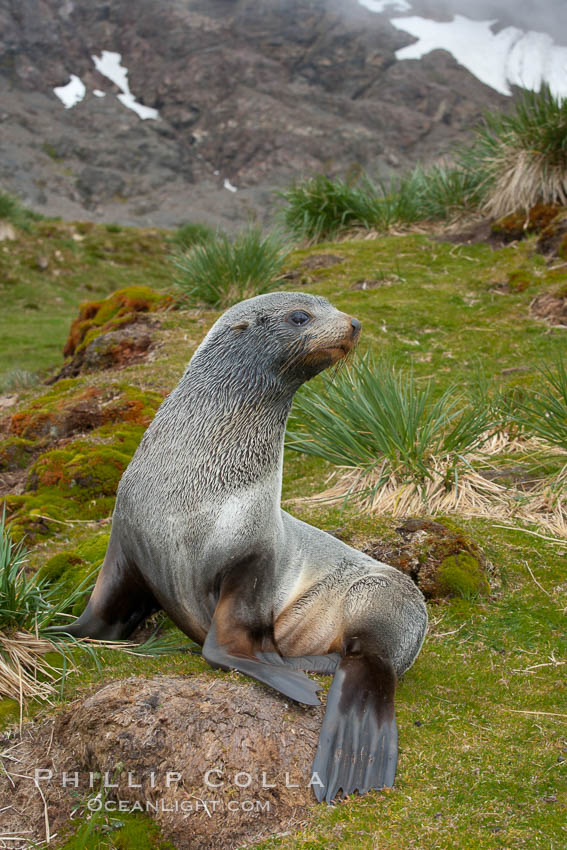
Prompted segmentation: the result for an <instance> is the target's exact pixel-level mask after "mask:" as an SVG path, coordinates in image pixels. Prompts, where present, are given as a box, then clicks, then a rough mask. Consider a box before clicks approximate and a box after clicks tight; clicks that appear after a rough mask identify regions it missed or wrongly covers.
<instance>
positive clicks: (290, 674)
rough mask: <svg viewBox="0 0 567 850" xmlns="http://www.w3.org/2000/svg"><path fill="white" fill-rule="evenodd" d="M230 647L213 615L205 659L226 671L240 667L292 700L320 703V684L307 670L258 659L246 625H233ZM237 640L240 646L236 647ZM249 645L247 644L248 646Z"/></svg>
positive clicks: (204, 647)
mask: <svg viewBox="0 0 567 850" xmlns="http://www.w3.org/2000/svg"><path fill="white" fill-rule="evenodd" d="M227 643H228V646H226V645H223V644H224V641H223V640H222V635H219V629H218V624H217V623H216V622H215V619H214V618H213V622H212V623H211V627H210V629H209V631H208V633H207V637H206V639H205V643H204V644H203V658H205V660H206V661H208V662H209V664H210V665H211V666H212V667H221V668H222V669H223V670H238V671H239V672H240V673H246V675H247V676H252V678H253V679H257V680H258V681H259V682H263V683H264V684H266V685H270V686H271V687H272V688H274V689H275V690H276V691H279V692H280V693H281V694H283V695H284V696H286V697H289V699H293V700H295V701H296V702H303V703H306V704H307V705H320V700H319V698H318V696H317V691H319V690H321V686H320V685H318V684H317V682H313V681H312V680H311V679H310V678H309V676H306V675H305V673H300V672H298V671H296V670H291V669H289V668H288V667H286V666H285V665H284V664H273V663H268V662H267V661H261V660H259V659H258V658H257V657H256V656H255V653H254V642H253V640H252V637H251V635H249V634H247V632H246V630H245V629H244V628H242V627H241V628H238V626H237V625H236V624H233V627H232V630H231V633H230V641H229V640H227ZM235 643H239V644H240V646H238V647H234V644H235ZM246 644H248V646H246Z"/></svg>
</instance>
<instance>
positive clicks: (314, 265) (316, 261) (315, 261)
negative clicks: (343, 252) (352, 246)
mask: <svg viewBox="0 0 567 850" xmlns="http://www.w3.org/2000/svg"><path fill="white" fill-rule="evenodd" d="M344 261H345V257H339V256H338V255H337V254H311V256H310V257H306V258H305V259H304V260H303V262H302V263H301V265H300V268H301V269H306V270H309V271H315V270H316V269H329V268H331V266H336V265H338V264H339V263H344Z"/></svg>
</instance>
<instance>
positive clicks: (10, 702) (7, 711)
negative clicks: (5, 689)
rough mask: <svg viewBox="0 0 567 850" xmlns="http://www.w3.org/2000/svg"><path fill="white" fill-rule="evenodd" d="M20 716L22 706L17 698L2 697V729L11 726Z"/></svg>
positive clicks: (0, 718) (0, 711)
mask: <svg viewBox="0 0 567 850" xmlns="http://www.w3.org/2000/svg"><path fill="white" fill-rule="evenodd" d="M19 716H20V706H19V705H18V700H17V699H9V698H8V697H0V729H5V728H6V727H7V726H11V725H12V723H14V722H15V721H16V720H17V719H18V717H19Z"/></svg>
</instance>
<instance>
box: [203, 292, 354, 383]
mask: <svg viewBox="0 0 567 850" xmlns="http://www.w3.org/2000/svg"><path fill="white" fill-rule="evenodd" d="M360 327H361V325H360V322H359V321H358V319H355V318H353V317H352V316H349V315H347V314H346V313H341V312H340V311H339V310H337V309H336V308H335V307H333V305H332V304H330V303H329V301H327V299H326V298H321V297H320V296H316V295H308V294H307V293H304V292H272V293H269V294H267V295H258V296H256V297H255V298H249V299H248V300H246V301H241V302H240V303H239V304H235V305H234V307H231V308H230V309H229V310H227V311H226V313H224V314H223V315H222V316H221V318H220V319H219V320H218V321H217V322H216V324H215V325H214V326H213V327H212V328H211V330H210V331H209V333H208V334H207V337H206V339H205V341H204V343H203V346H202V349H203V351H206V352H207V355H208V357H207V359H208V360H209V362H210V366H211V367H212V366H213V362H215V363H216V364H217V367H218V366H219V365H220V363H221V361H223V362H227V363H231V364H232V368H233V369H234V368H235V366H236V367H238V368H241V369H242V368H244V369H247V370H248V371H254V372H256V373H258V372H261V373H262V374H263V375H264V376H267V375H270V376H271V378H272V379H274V380H278V381H280V380H281V381H283V382H285V383H287V384H289V385H295V388H296V387H297V386H299V385H300V384H302V383H303V382H304V381H307V380H309V379H310V378H312V377H313V376H314V375H316V374H317V373H318V372H321V371H322V370H323V369H326V368H327V367H328V366H331V365H333V364H334V363H337V362H338V361H339V360H341V359H342V358H344V357H346V355H347V354H348V353H349V352H350V351H351V350H352V349H353V347H354V345H355V344H356V342H357V340H358V337H359V335H360ZM200 354H201V351H199V352H197V354H196V355H195V358H197V360H198V359H199V355H200ZM195 358H194V359H195Z"/></svg>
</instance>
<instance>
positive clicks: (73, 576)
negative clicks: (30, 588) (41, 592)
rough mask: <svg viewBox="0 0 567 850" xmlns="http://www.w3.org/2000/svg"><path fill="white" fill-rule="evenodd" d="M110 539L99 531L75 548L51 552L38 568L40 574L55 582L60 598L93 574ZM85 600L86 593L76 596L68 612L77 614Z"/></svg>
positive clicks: (108, 534) (98, 566)
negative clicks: (82, 595)
mask: <svg viewBox="0 0 567 850" xmlns="http://www.w3.org/2000/svg"><path fill="white" fill-rule="evenodd" d="M109 539H110V532H102V533H101V534H98V535H95V536H94V537H93V538H92V539H88V540H86V541H84V542H83V543H82V544H80V545H79V546H77V547H76V548H75V549H72V550H69V551H66V552H60V553H58V554H57V555H54V556H53V557H52V558H49V559H48V560H47V561H46V562H45V563H44V564H42V565H41V567H40V568H39V570H38V576H39V578H40V579H46V580H47V581H49V582H50V583H51V584H56V585H57V588H58V592H59V595H60V598H61V599H65V598H66V597H67V596H68V595H69V594H70V593H71V592H72V591H73V590H74V589H75V588H76V587H78V585H79V584H81V583H82V582H83V581H85V579H88V578H89V577H92V578H94V576H95V575H96V573H97V571H98V569H99V568H100V566H101V564H102V562H103V560H104V556H105V554H106V550H107V548H108V541H109ZM85 604H86V594H85V597H84V598H82V599H79V600H77V602H76V603H75V605H74V607H73V610H72V611H71V613H72V614H74V615H75V616H76V617H78V616H79V615H80V614H81V613H82V611H83V609H84V607H85Z"/></svg>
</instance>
